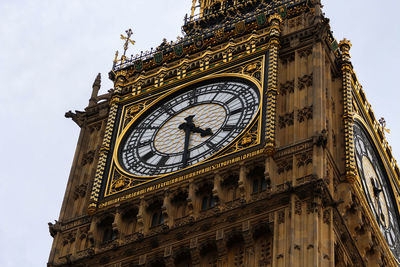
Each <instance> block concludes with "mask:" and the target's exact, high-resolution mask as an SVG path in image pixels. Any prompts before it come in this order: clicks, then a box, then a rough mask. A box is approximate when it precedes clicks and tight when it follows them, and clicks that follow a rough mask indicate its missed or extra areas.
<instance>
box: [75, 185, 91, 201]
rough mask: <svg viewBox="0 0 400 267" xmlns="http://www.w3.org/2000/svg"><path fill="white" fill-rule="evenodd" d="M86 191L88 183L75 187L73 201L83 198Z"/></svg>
mask: <svg viewBox="0 0 400 267" xmlns="http://www.w3.org/2000/svg"><path fill="white" fill-rule="evenodd" d="M87 189H88V183H85V184H81V185H77V186H75V190H74V199H75V200H77V199H78V198H83V197H85V196H86V192H87Z"/></svg>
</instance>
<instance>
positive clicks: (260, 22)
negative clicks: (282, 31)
mask: <svg viewBox="0 0 400 267" xmlns="http://www.w3.org/2000/svg"><path fill="white" fill-rule="evenodd" d="M265 22H267V18H266V17H265V14H260V15H258V16H257V24H258V26H263V25H264V24H265Z"/></svg>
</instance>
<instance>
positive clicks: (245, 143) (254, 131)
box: [221, 119, 260, 156]
mask: <svg viewBox="0 0 400 267" xmlns="http://www.w3.org/2000/svg"><path fill="white" fill-rule="evenodd" d="M259 122H260V120H259V119H257V120H256V121H255V122H254V124H253V126H252V127H251V128H250V130H249V131H247V132H246V133H245V134H244V135H243V137H242V138H240V139H239V140H238V141H236V142H235V143H234V144H233V145H231V146H230V147H229V148H228V149H227V150H226V151H225V152H224V153H223V154H221V156H223V155H225V154H232V153H237V152H239V151H241V150H243V149H246V148H249V147H252V146H255V145H257V144H259V140H260V127H259V126H260V124H259Z"/></svg>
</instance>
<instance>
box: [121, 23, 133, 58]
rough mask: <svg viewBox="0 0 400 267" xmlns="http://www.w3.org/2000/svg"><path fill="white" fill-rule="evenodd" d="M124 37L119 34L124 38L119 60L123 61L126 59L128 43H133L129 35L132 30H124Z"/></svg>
mask: <svg viewBox="0 0 400 267" xmlns="http://www.w3.org/2000/svg"><path fill="white" fill-rule="evenodd" d="M125 32H126V37H125V36H124V35H122V34H121V40H125V44H124V54H123V55H122V57H121V61H125V59H126V51H127V50H128V47H129V43H131V44H132V45H135V41H134V40H132V39H131V36H132V34H133V32H132V30H131V29H129V30H126V31H125Z"/></svg>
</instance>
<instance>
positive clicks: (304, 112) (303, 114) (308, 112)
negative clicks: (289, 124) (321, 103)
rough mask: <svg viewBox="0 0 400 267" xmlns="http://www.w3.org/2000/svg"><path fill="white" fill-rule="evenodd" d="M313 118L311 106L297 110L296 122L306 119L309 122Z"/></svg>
mask: <svg viewBox="0 0 400 267" xmlns="http://www.w3.org/2000/svg"><path fill="white" fill-rule="evenodd" d="M312 118H313V106H312V105H311V106H308V107H305V108H303V109H300V110H298V112H297V121H298V122H303V121H305V120H306V119H307V120H311V119H312Z"/></svg>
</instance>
